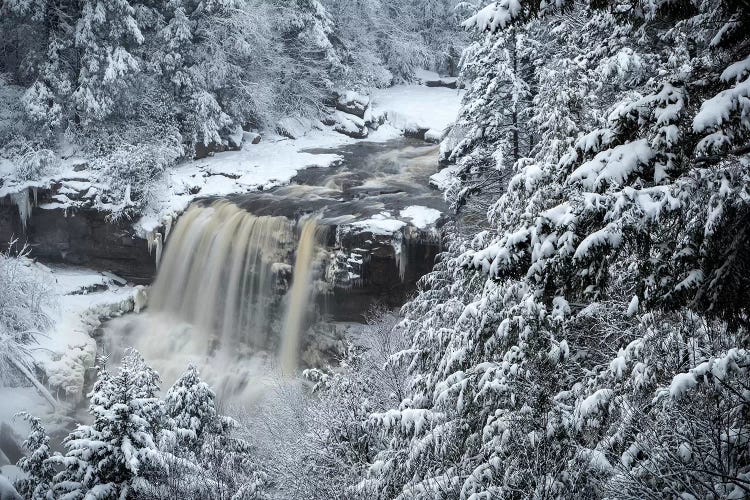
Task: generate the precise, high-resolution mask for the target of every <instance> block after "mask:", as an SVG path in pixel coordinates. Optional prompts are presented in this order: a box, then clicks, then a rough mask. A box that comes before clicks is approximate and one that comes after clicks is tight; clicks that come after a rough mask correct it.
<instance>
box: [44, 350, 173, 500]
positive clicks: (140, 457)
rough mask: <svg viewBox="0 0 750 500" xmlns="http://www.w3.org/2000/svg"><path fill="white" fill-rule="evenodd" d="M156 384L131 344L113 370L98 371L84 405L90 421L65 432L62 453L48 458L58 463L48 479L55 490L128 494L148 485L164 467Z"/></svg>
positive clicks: (75, 493)
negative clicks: (158, 437) (57, 469)
mask: <svg viewBox="0 0 750 500" xmlns="http://www.w3.org/2000/svg"><path fill="white" fill-rule="evenodd" d="M158 384H159V376H158V374H156V372H155V371H154V370H153V369H152V368H151V367H149V366H148V365H146V363H145V362H144V360H143V358H142V357H141V355H140V354H139V353H138V352H137V351H135V350H133V349H129V350H128V351H127V352H126V354H125V356H124V357H123V360H122V365H121V367H120V369H119V370H118V372H117V373H116V374H115V375H111V374H110V373H109V372H108V371H107V370H106V369H104V368H101V369H100V370H99V376H98V379H97V381H96V384H95V385H94V389H93V391H92V393H91V405H90V406H89V413H90V414H91V415H92V416H93V417H94V423H93V424H92V425H81V426H79V427H78V428H77V429H76V430H75V431H73V432H71V433H70V435H69V436H68V437H67V438H66V439H65V441H64V444H65V446H66V448H67V452H66V454H65V456H64V457H60V458H59V459H57V460H54V459H53V461H54V462H55V463H59V465H61V466H63V467H64V470H62V471H61V472H60V473H58V474H57V475H56V476H55V478H54V486H53V491H54V492H55V494H56V495H59V496H63V497H65V498H84V497H86V498H99V499H110V498H111V499H114V498H132V497H134V496H135V495H137V494H138V492H142V491H148V490H149V488H151V485H152V482H153V480H154V478H156V477H158V476H159V475H160V474H162V473H164V471H165V470H166V461H165V457H164V455H163V453H162V452H160V451H159V450H158V448H157V446H156V439H155V438H156V435H157V434H158V432H159V430H160V425H161V423H162V420H163V403H162V402H161V401H160V400H159V399H158V398H157V397H156V394H157V392H158V390H159V386H158Z"/></svg>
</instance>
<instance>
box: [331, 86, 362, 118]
mask: <svg viewBox="0 0 750 500" xmlns="http://www.w3.org/2000/svg"><path fill="white" fill-rule="evenodd" d="M369 107H370V97H369V96H366V95H362V94H359V93H357V92H352V91H348V92H344V93H343V94H342V95H340V96H339V98H338V100H337V101H336V109H337V110H339V111H342V112H344V113H347V114H350V115H355V116H357V117H359V118H362V119H364V118H365V113H366V112H367V108H369Z"/></svg>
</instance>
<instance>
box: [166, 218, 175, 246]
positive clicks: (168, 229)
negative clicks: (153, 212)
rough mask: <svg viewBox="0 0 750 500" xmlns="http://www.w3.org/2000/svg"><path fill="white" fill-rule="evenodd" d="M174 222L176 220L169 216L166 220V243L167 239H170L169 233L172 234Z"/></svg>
mask: <svg viewBox="0 0 750 500" xmlns="http://www.w3.org/2000/svg"><path fill="white" fill-rule="evenodd" d="M173 222H174V219H172V216H171V215H168V216H167V217H166V218H165V219H164V243H166V242H167V238H169V233H170V232H172V223H173Z"/></svg>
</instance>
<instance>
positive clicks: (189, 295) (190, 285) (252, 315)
mask: <svg viewBox="0 0 750 500" xmlns="http://www.w3.org/2000/svg"><path fill="white" fill-rule="evenodd" d="M292 245H293V233H292V225H291V223H290V221H289V220H288V219H286V218H284V217H255V216H253V215H251V214H249V213H247V212H245V211H244V210H242V209H240V208H239V207H237V206H236V205H233V204H231V203H228V202H217V203H215V204H214V205H212V206H210V207H198V206H196V207H192V208H190V209H189V210H188V211H187V212H186V213H185V214H184V215H183V216H182V218H180V220H179V221H178V223H177V227H175V230H174V233H173V234H172V237H171V238H170V240H169V244H168V245H167V250H166V253H165V255H164V260H163V262H162V265H161V268H160V269H159V274H158V276H157V279H156V282H155V283H154V287H153V289H152V291H151V300H150V303H149V307H150V308H151V309H152V311H153V312H155V313H164V314H168V315H172V316H175V317H176V318H177V319H179V320H181V321H183V322H185V323H188V324H190V325H192V326H193V327H194V328H195V329H197V330H198V331H199V332H200V334H201V335H208V336H209V337H210V339H211V340H212V341H214V342H215V343H217V344H218V346H219V348H220V349H227V350H231V351H236V349H238V348H240V347H243V346H250V347H254V348H263V347H265V346H266V345H267V343H268V340H269V339H268V335H269V333H270V331H269V330H270V321H271V319H272V317H271V315H270V313H271V312H273V310H274V308H275V306H276V304H275V303H274V302H275V299H276V293H275V292H276V290H277V288H278V286H279V285H278V281H279V279H281V276H280V274H282V271H283V268H284V263H285V261H286V260H287V258H288V255H289V254H290V252H291V250H292V248H291V246H292Z"/></svg>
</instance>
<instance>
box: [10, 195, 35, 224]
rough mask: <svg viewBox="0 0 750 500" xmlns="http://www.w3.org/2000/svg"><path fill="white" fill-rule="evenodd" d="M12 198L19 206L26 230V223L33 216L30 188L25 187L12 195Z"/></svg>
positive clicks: (19, 212)
mask: <svg viewBox="0 0 750 500" xmlns="http://www.w3.org/2000/svg"><path fill="white" fill-rule="evenodd" d="M10 199H11V200H12V201H13V203H15V204H16V206H17V207H18V215H19V216H20V217H21V225H22V226H23V231H24V232H26V223H27V222H28V220H29V219H30V218H31V199H30V197H29V190H28V189H24V190H22V191H20V192H18V193H13V194H11V195H10Z"/></svg>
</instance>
